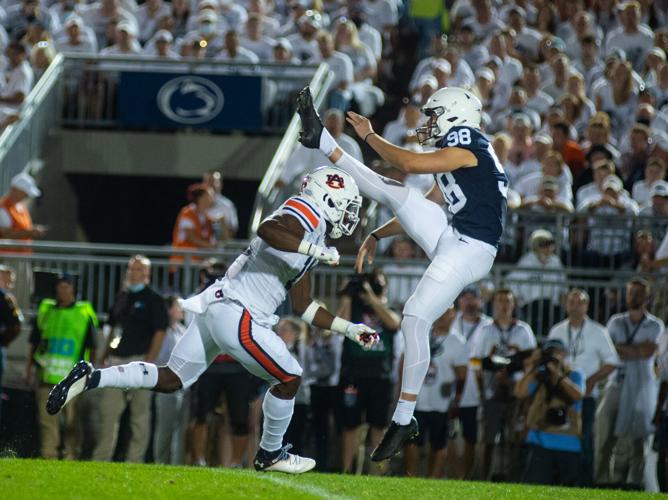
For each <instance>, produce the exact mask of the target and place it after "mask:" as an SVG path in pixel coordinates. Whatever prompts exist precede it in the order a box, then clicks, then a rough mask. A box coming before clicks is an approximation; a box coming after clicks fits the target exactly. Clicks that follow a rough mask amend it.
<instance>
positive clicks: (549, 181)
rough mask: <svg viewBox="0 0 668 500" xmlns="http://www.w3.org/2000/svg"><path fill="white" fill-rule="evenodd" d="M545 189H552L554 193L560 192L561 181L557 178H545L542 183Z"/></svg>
mask: <svg viewBox="0 0 668 500" xmlns="http://www.w3.org/2000/svg"><path fill="white" fill-rule="evenodd" d="M541 186H542V188H543V189H551V190H552V191H559V180H558V179H557V178H556V177H552V176H549V175H547V176H545V177H543V182H542V183H541Z"/></svg>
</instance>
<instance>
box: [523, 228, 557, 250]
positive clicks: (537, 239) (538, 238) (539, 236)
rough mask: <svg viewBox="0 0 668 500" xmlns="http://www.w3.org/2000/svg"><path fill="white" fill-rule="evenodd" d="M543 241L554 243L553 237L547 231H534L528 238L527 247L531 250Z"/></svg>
mask: <svg viewBox="0 0 668 500" xmlns="http://www.w3.org/2000/svg"><path fill="white" fill-rule="evenodd" d="M544 241H551V242H554V235H553V234H552V233H551V232H550V231H548V230H547V229H536V230H535V231H534V232H532V233H531V236H530V237H529V245H530V246H531V247H532V248H533V247H535V246H536V245H538V244H540V243H542V242H544Z"/></svg>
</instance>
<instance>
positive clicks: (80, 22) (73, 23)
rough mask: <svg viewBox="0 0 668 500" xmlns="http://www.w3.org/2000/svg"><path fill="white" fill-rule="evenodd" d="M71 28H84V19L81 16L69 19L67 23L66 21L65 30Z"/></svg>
mask: <svg viewBox="0 0 668 500" xmlns="http://www.w3.org/2000/svg"><path fill="white" fill-rule="evenodd" d="M70 26H78V27H79V28H83V26H84V22H83V19H81V18H80V17H79V16H70V17H68V18H67V21H65V28H69V27H70Z"/></svg>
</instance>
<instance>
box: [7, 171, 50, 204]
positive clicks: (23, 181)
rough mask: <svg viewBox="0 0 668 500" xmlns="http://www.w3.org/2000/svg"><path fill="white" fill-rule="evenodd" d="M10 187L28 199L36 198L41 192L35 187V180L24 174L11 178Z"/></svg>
mask: <svg viewBox="0 0 668 500" xmlns="http://www.w3.org/2000/svg"><path fill="white" fill-rule="evenodd" d="M10 186H11V187H13V188H16V189H18V190H19V191H23V192H24V193H25V194H27V195H28V196H29V197H30V198H37V197H38V196H40V195H41V194H42V192H41V191H40V190H39V188H38V187H37V183H36V182H35V179H33V177H32V176H31V175H29V174H26V173H21V174H17V175H15V176H14V177H13V178H12V182H11V184H10Z"/></svg>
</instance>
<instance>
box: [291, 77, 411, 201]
mask: <svg viewBox="0 0 668 500" xmlns="http://www.w3.org/2000/svg"><path fill="white" fill-rule="evenodd" d="M297 113H298V114H299V117H300V118H301V122H302V131H301V133H300V136H299V141H300V142H301V143H302V144H303V145H304V146H305V147H307V148H311V149H320V151H322V152H323V153H324V154H325V156H327V157H329V156H331V155H332V153H333V152H334V151H335V150H336V148H338V145H337V143H336V141H335V140H334V138H333V137H332V136H331V134H330V133H329V132H328V131H327V129H325V128H324V127H323V125H322V121H321V120H320V116H318V112H317V111H316V110H315V108H314V107H313V99H312V98H311V91H310V90H309V88H308V87H306V88H304V89H303V90H302V91H301V92H300V93H299V97H298V99H297ZM339 149H340V148H339ZM341 153H342V154H341V158H339V159H337V160H336V162H335V163H334V164H335V165H336V166H337V167H338V168H340V169H341V170H344V171H345V172H348V174H350V175H351V176H352V177H353V179H355V182H356V183H357V186H358V187H359V189H360V192H361V193H362V195H363V196H366V197H367V198H370V199H372V200H374V201H376V202H378V203H381V204H383V205H385V206H387V207H389V208H391V209H392V210H393V211H395V212H396V211H397V210H399V209H400V208H401V207H402V206H403V205H404V204H405V203H406V200H407V199H408V195H409V193H410V190H409V188H407V187H406V186H404V185H403V184H401V183H399V182H397V181H395V180H392V179H388V178H386V177H383V176H382V175H378V174H377V173H376V172H374V171H373V170H371V169H370V168H369V167H367V166H366V165H364V164H363V163H362V162H360V161H358V160H356V159H355V158H353V157H352V156H350V155H349V154H348V153H346V152H345V151H343V150H341ZM332 160H333V159H332Z"/></svg>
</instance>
